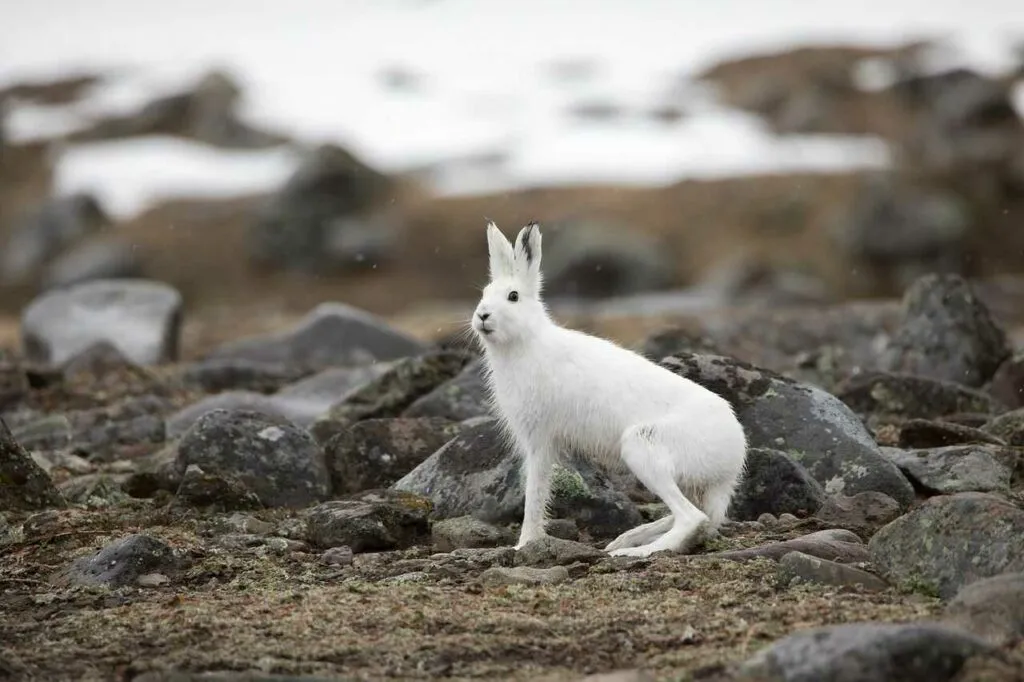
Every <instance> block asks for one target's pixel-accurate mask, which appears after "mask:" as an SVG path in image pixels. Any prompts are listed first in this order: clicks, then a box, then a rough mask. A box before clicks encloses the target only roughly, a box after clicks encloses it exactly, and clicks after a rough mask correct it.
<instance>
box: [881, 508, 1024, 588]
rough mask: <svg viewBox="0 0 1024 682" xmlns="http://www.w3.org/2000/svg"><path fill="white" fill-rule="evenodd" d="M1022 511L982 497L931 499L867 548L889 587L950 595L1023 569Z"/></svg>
mask: <svg viewBox="0 0 1024 682" xmlns="http://www.w3.org/2000/svg"><path fill="white" fill-rule="evenodd" d="M1022 537H1024V511H1021V510H1020V509H1018V508H1017V507H1015V506H1014V505H1012V504H1011V503H1009V502H1007V501H1006V500H1004V499H1001V498H999V497H996V496H994V495H989V494H985V493H958V494H956V495H942V496H938V497H933V498H931V499H929V500H927V501H925V502H924V503H922V504H921V506H920V507H918V508H917V509H915V510H914V511H912V512H910V513H909V514H906V515H904V516H901V517H900V518H898V519H896V520H895V521H893V522H892V523H890V524H889V525H887V526H885V527H884V528H882V529H881V530H879V531H878V532H877V533H875V535H874V536H873V537H872V538H871V541H870V542H869V547H870V549H871V557H872V561H873V562H874V564H875V566H877V567H878V568H879V570H880V572H881V574H882V575H883V576H884V577H885V578H886V579H887V580H888V581H889V582H890V583H892V584H894V585H906V586H909V587H914V588H916V589H922V590H926V591H928V592H934V593H935V594H937V595H938V596H940V597H942V598H943V599H949V598H951V597H953V596H954V595H955V594H956V593H957V592H958V591H959V590H960V589H961V588H962V587H963V586H964V585H967V584H969V583H972V582H974V581H976V580H980V579H982V578H989V577H992V576H994V575H998V574H1000V573H1006V572H1009V571H1024V541H1022V540H1021V538H1022Z"/></svg>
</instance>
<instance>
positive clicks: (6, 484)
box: [0, 419, 66, 511]
mask: <svg viewBox="0 0 1024 682" xmlns="http://www.w3.org/2000/svg"><path fill="white" fill-rule="evenodd" d="M65 505H66V503H65V501H64V499H63V498H62V497H61V495H60V493H59V492H57V489H56V488H55V487H54V485H53V481H52V480H50V477H49V476H48V475H47V474H46V472H45V471H43V470H42V469H41V468H40V467H39V465H38V464H36V463H35V462H34V461H33V460H32V458H31V457H30V456H29V454H28V453H27V452H25V449H24V448H23V447H22V446H21V445H20V444H19V443H18V441H16V440H15V439H14V435H13V434H12V433H11V430H10V429H9V428H8V427H7V422H5V421H4V420H3V419H0V510H5V511H6V510H15V509H18V510H33V509H45V508H46V507H64V506H65Z"/></svg>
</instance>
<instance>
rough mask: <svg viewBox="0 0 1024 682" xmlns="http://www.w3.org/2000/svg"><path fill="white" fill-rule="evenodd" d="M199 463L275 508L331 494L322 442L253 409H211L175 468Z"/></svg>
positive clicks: (185, 439) (188, 437) (182, 447)
mask: <svg viewBox="0 0 1024 682" xmlns="http://www.w3.org/2000/svg"><path fill="white" fill-rule="evenodd" d="M189 464H196V465H198V466H199V467H200V468H202V469H203V470H204V471H206V472H207V473H209V474H213V475H226V476H228V477H231V478H236V479H238V480H239V481H240V482H241V484H242V485H244V486H245V487H246V488H247V489H249V490H251V491H252V492H254V493H256V494H257V495H258V496H259V498H260V500H261V501H262V502H263V504H265V505H267V506H270V507H301V506H305V505H308V504H311V503H314V502H319V501H320V500H322V499H324V498H326V497H327V495H328V493H329V490H330V476H329V475H328V472H327V466H326V464H325V463H324V455H323V451H322V450H321V448H320V446H319V445H317V443H316V442H315V441H314V440H313V439H312V437H310V435H309V434H308V433H307V432H305V431H303V430H302V429H300V428H298V427H297V426H295V425H294V424H292V423H290V422H288V421H287V420H284V419H276V418H273V417H269V416H267V415H263V414H259V413H256V412H249V411H235V412H231V411H227V410H215V411H213V412H207V413H206V414H204V415H203V416H202V417H200V418H199V419H198V421H196V423H195V424H193V425H192V427H191V428H190V429H189V430H188V431H186V432H185V434H184V435H183V436H182V437H181V441H180V442H179V444H178V456H177V460H176V468H177V471H178V473H179V475H183V474H184V472H185V469H186V467H188V465H189Z"/></svg>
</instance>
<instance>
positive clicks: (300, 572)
mask: <svg viewBox="0 0 1024 682" xmlns="http://www.w3.org/2000/svg"><path fill="white" fill-rule="evenodd" d="M61 514H62V518H61V520H60V521H59V522H58V523H57V524H56V528H58V530H57V531H56V532H52V533H47V534H46V535H44V536H42V537H39V538H34V539H30V540H27V541H23V542H21V543H19V544H15V545H13V546H9V547H7V548H6V549H5V551H4V553H3V554H2V556H0V576H2V577H0V613H2V614H3V617H2V618H0V642H3V645H2V646H0V653H2V656H0V677H3V676H4V675H3V673H4V672H5V671H4V667H5V666H6V668H7V671H6V672H7V674H8V676H10V679H21V680H44V679H45V680H70V679H76V680H125V679H131V678H132V677H133V676H135V675H137V674H140V673H142V672H144V671H147V670H154V669H163V668H168V667H175V668H180V669H184V670H189V671H231V670H246V669H255V670H261V671H264V672H271V673H278V674H283V673H290V674H305V675H344V676H345V677H346V678H347V679H382V678H385V677H387V678H392V679H426V678H435V677H446V678H449V679H483V678H487V679H510V680H533V679H542V678H543V679H552V680H555V679H574V678H576V677H579V676H580V675H582V674H589V673H594V672H604V671H610V670H615V669H621V668H633V667H642V668H644V669H647V670H649V671H650V672H651V673H652V674H653V675H654V676H655V677H656V678H657V679H664V680H670V679H676V680H678V679H703V678H706V677H707V676H709V675H713V674H714V673H715V672H716V671H718V670H719V669H720V668H721V666H722V664H726V663H728V662H730V661H736V660H742V659H743V658H745V657H747V656H749V655H750V654H752V653H753V652H754V651H755V650H757V649H758V648H760V647H761V646H763V645H765V644H766V643H768V642H770V641H772V640H774V639H777V638H779V637H781V636H784V635H786V634H788V633H790V632H792V631H794V630H797V629H801V628H805V627H811V626H817V625H824V624H834V623H846V622H854V621H860V620H878V621H901V620H912V619H921V618H927V617H929V616H932V615H934V614H936V613H937V612H938V611H939V610H940V604H939V602H938V600H936V599H933V598H931V597H927V596H922V595H916V594H902V593H897V592H895V591H890V592H888V593H881V594H871V593H867V592H862V591H860V590H859V588H850V589H836V588H825V587H811V586H801V587H796V588H782V587H780V586H778V585H777V584H776V582H775V578H774V575H775V569H774V567H775V564H774V563H773V562H770V561H768V560H756V561H753V562H749V563H737V562H732V561H726V560H719V559H695V558H692V557H683V556H680V557H668V558H656V559H651V560H635V561H633V562H631V563H628V564H619V565H616V564H614V563H613V562H612V560H610V559H609V560H603V561H601V562H598V563H597V564H595V565H592V566H590V567H589V568H588V567H586V566H577V567H575V568H573V569H572V571H571V572H573V573H575V574H577V575H580V576H581V577H580V578H579V579H577V580H575V581H572V582H568V583H563V584H560V585H554V586H545V587H523V586H503V587H492V586H484V585H483V584H481V582H480V581H479V580H478V577H479V571H473V570H466V571H462V570H458V569H454V570H448V571H443V572H442V571H438V572H432V571H431V569H430V566H431V560H429V559H427V557H429V555H430V551H429V549H426V548H424V549H414V550H409V551H407V552H403V553H391V554H389V555H386V556H383V557H381V558H383V559H384V560H383V561H367V560H365V557H358V556H357V561H356V564H355V566H354V567H349V568H344V569H340V568H338V567H337V566H327V565H324V564H322V563H321V562H320V561H319V557H318V554H317V553H316V552H315V551H313V550H309V551H294V552H282V553H280V554H279V553H275V552H273V551H269V552H267V551H265V550H266V548H263V551H260V550H255V549H249V550H243V551H231V550H221V549H216V548H214V547H213V546H212V545H211V540H210V537H209V535H210V534H211V531H210V529H211V528H212V527H213V526H214V525H215V521H216V519H215V518H214V517H212V516H204V515H201V514H200V515H196V513H195V512H192V513H189V514H188V515H184V516H179V515H176V514H174V513H169V512H166V511H163V510H161V509H160V508H159V507H157V506H155V505H154V503H151V502H149V501H142V500H138V501H132V502H131V503H130V504H128V505H127V506H123V507H119V508H116V509H114V510H106V511H101V510H96V511H68V512H62V513H61ZM282 514H285V513H284V512H266V513H264V514H261V516H263V517H264V518H267V519H269V520H273V519H274V518H275V517H276V518H278V519H279V518H280V517H281V516H282ZM134 532H146V533H150V534H152V535H154V536H156V537H158V538H161V539H164V540H165V541H167V542H168V543H169V544H170V545H171V546H173V547H176V548H180V549H182V550H184V551H185V552H186V553H187V554H188V556H189V559H190V561H191V565H190V566H189V567H188V568H186V569H185V570H184V572H183V573H182V574H181V575H180V576H175V577H174V578H172V580H171V582H170V583H168V584H166V585H163V586H159V587H152V588H143V587H131V588H122V589H120V590H109V589H101V588H70V589H68V588H60V587H55V586H54V585H53V584H51V583H50V582H49V581H50V580H51V579H52V578H53V576H54V575H55V574H57V573H59V570H60V569H61V568H62V567H63V566H65V565H67V564H68V563H69V562H70V561H71V560H72V559H73V558H74V557H77V556H80V555H83V554H88V553H91V552H94V551H96V550H98V549H99V548H100V547H101V546H103V545H104V544H105V543H107V542H110V541H112V540H114V539H116V538H118V537H122V536H124V535H127V534H130V533H134ZM806 532H808V530H807V529H799V528H797V529H793V530H790V531H787V532H758V533H747V534H740V535H737V536H735V537H731V538H720V539H718V540H716V541H715V542H716V543H718V545H719V546H716V547H715V549H727V548H737V547H745V546H752V545H754V544H760V543H761V542H765V541H768V540H773V539H775V540H779V539H785V538H787V537H792V536H795V535H798V534H803V533H806ZM417 560H419V561H417ZM422 566H426V568H427V570H426V572H427V574H428V577H427V578H425V579H423V580H415V579H413V578H410V577H408V576H415V575H417V574H416V573H415V572H414V571H416V570H419V569H420V568H421V567H422ZM403 575H404V576H407V577H406V578H405V579H403V578H402V577H397V578H396V576H403ZM420 575H422V574H420ZM1020 653H1021V654H1022V655H1024V651H1021V652H1020ZM4 659H5V660H4Z"/></svg>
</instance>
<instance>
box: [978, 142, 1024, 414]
mask: <svg viewBox="0 0 1024 682" xmlns="http://www.w3.org/2000/svg"><path fill="white" fill-rule="evenodd" d="M1021 158H1024V156H1022V157H1021ZM985 392H986V393H988V394H989V395H991V396H992V397H993V398H995V399H996V400H998V401H999V402H1001V403H1003V404H1004V405H1006V406H1007V407H1010V408H1012V409H1017V408H1020V407H1024V352H1017V353H1015V354H1014V355H1013V357H1010V358H1008V359H1007V360H1006V361H1005V362H1003V364H1001V365H999V369H997V370H996V373H995V374H993V375H992V379H991V380H990V381H989V382H988V384H987V385H986V386H985Z"/></svg>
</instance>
